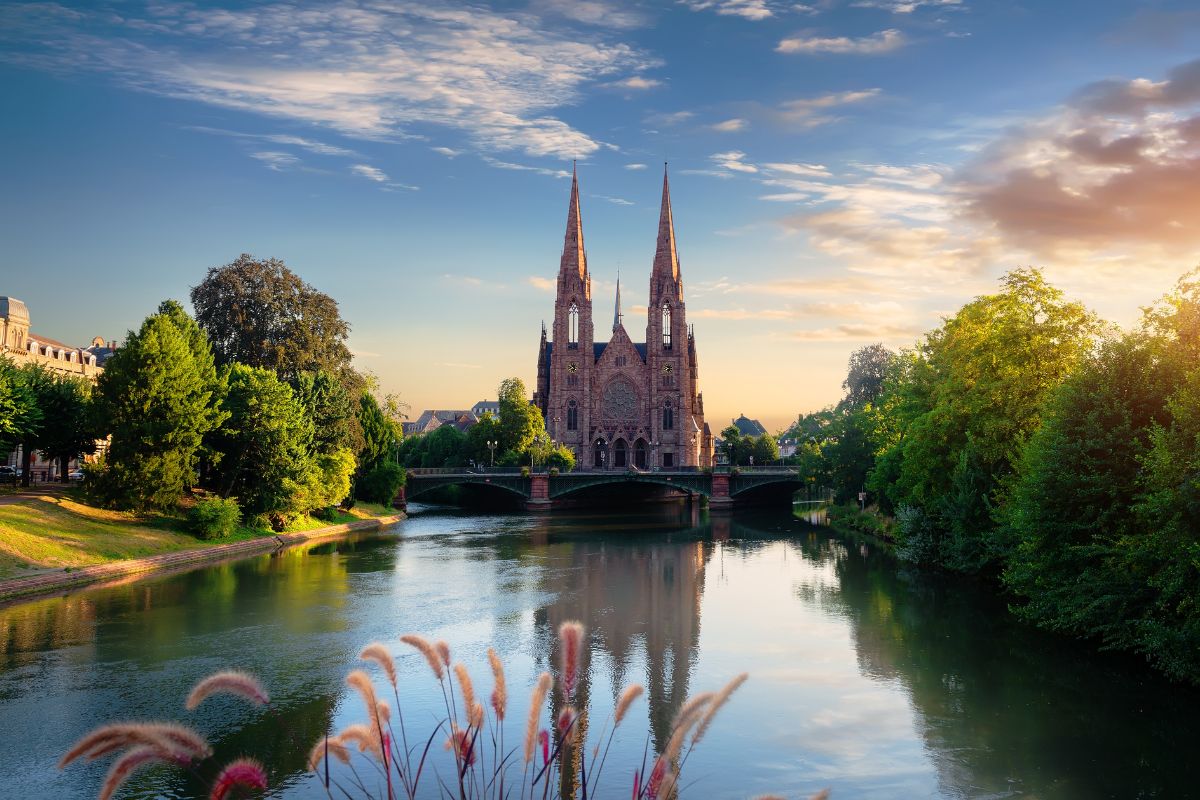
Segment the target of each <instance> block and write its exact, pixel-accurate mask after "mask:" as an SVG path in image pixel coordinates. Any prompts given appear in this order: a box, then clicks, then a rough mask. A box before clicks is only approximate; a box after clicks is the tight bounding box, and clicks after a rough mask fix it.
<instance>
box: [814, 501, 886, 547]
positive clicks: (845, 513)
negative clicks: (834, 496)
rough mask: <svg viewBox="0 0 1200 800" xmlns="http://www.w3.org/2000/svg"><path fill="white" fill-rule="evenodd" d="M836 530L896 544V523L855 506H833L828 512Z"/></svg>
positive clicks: (831, 523)
mask: <svg viewBox="0 0 1200 800" xmlns="http://www.w3.org/2000/svg"><path fill="white" fill-rule="evenodd" d="M826 514H827V517H828V519H829V525H830V527H832V528H833V529H834V530H840V531H845V532H850V533H866V534H869V535H871V536H874V537H876V538H879V539H882V540H883V541H885V542H887V543H888V544H895V542H896V521H895V520H894V519H892V518H891V517H885V516H884V515H882V514H880V513H878V512H876V511H859V510H858V509H857V508H855V507H854V506H838V505H831V506H829V508H828V509H827V511H826Z"/></svg>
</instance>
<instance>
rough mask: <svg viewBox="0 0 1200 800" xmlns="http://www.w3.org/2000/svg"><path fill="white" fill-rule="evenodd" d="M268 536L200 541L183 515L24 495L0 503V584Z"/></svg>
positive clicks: (248, 532)
mask: <svg viewBox="0 0 1200 800" xmlns="http://www.w3.org/2000/svg"><path fill="white" fill-rule="evenodd" d="M388 513H393V512H391V511H390V510H388V509H386V508H385V507H384V506H380V505H374V504H370V503H360V504H358V505H357V506H355V507H354V508H353V509H352V510H351V511H350V512H344V511H341V510H339V511H338V513H337V515H336V517H335V518H334V519H332V520H318V519H315V518H312V517H302V518H300V519H298V520H296V521H295V522H294V523H293V524H292V525H289V526H288V531H308V530H314V529H316V528H322V527H325V526H327V525H336V524H338V523H343V522H353V521H354V520H356V519H366V518H369V517H375V516H383V515H385V514H388ZM270 535H272V532H271V531H268V530H260V529H256V528H249V527H241V528H238V530H237V531H236V532H234V533H233V535H231V536H228V537H226V538H224V539H213V540H210V541H201V540H199V539H197V538H196V537H194V536H192V535H191V534H190V533H188V532H187V531H186V529H185V527H184V519H183V517H182V515H179V516H172V515H169V514H131V513H126V512H121V511H109V510H107V509H102V508H96V507H94V506H89V505H86V504H85V503H83V502H81V500H80V499H79V498H77V497H76V496H74V495H73V494H72V493H67V494H51V493H47V494H34V495H26V496H22V497H21V498H20V499H18V500H16V501H15V502H11V503H7V504H5V505H0V580H2V579H5V578H18V577H22V576H25V575H33V574H36V573H38V572H42V571H46V570H62V569H74V568H77V567H88V566H93V565H96V564H108V563H111V562H114V561H122V560H125V559H130V558H143V557H145V556H153V555H158V554H160V553H172V552H176V551H179V550H190V549H196V548H205V547H212V546H214V545H220V544H227V543H229V542H236V541H241V540H244V539H253V538H257V537H260V536H270Z"/></svg>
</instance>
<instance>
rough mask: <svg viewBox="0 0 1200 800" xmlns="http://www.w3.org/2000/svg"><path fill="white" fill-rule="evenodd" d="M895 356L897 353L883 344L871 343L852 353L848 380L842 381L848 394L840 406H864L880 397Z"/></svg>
mask: <svg viewBox="0 0 1200 800" xmlns="http://www.w3.org/2000/svg"><path fill="white" fill-rule="evenodd" d="M895 358H896V354H895V353H893V352H892V351H891V350H888V349H887V348H886V347H884V346H883V345H882V344H869V345H867V346H866V347H860V348H859V349H858V350H855V351H854V352H853V353H851V354H850V363H849V365H848V368H847V370H846V380H844V381H842V388H843V389H845V390H846V396H845V398H844V399H843V400H842V402H841V403H839V406H844V407H847V408H851V409H856V408H862V407H863V406H865V405H867V404H868V403H874V402H875V401H876V400H877V399H879V395H880V394H882V393H883V387H884V382H885V381H886V380H887V377H888V372H889V370H890V368H891V365H892V361H893V360H894V359H895Z"/></svg>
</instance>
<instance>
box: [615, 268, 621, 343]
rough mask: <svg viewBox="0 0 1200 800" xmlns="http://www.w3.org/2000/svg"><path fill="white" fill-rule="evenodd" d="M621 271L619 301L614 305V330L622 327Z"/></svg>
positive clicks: (618, 282) (619, 274)
mask: <svg viewBox="0 0 1200 800" xmlns="http://www.w3.org/2000/svg"><path fill="white" fill-rule="evenodd" d="M621 316H622V314H621V273H619V272H618V273H617V302H616V304H615V305H614V306H613V331H616V330H617V328H619V327H621Z"/></svg>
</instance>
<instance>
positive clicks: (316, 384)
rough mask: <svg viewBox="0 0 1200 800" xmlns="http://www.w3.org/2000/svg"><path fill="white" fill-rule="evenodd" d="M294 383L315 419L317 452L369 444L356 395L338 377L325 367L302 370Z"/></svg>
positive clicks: (356, 448) (353, 449) (298, 396)
mask: <svg viewBox="0 0 1200 800" xmlns="http://www.w3.org/2000/svg"><path fill="white" fill-rule="evenodd" d="M290 385H291V387H292V393H293V394H294V395H295V397H296V400H298V401H299V402H300V404H301V405H302V406H304V410H305V413H306V414H307V415H308V418H309V419H310V420H312V423H313V443H312V450H313V452H314V453H332V452H335V451H337V450H342V449H348V450H350V451H351V452H359V451H361V450H362V449H363V448H364V447H365V446H366V440H365V439H364V438H363V428H362V424H361V423H360V422H359V418H358V413H357V412H358V408H356V407H355V404H354V401H353V396H352V395H351V394H350V392H348V391H347V390H346V387H345V386H343V385H342V384H341V383H340V382H339V381H338V380H337V378H336V377H334V376H333V375H331V374H330V373H328V372H326V371H325V370H317V371H316V372H301V373H300V374H299V375H297V376H295V377H294V378H292V380H291V381H290Z"/></svg>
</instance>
